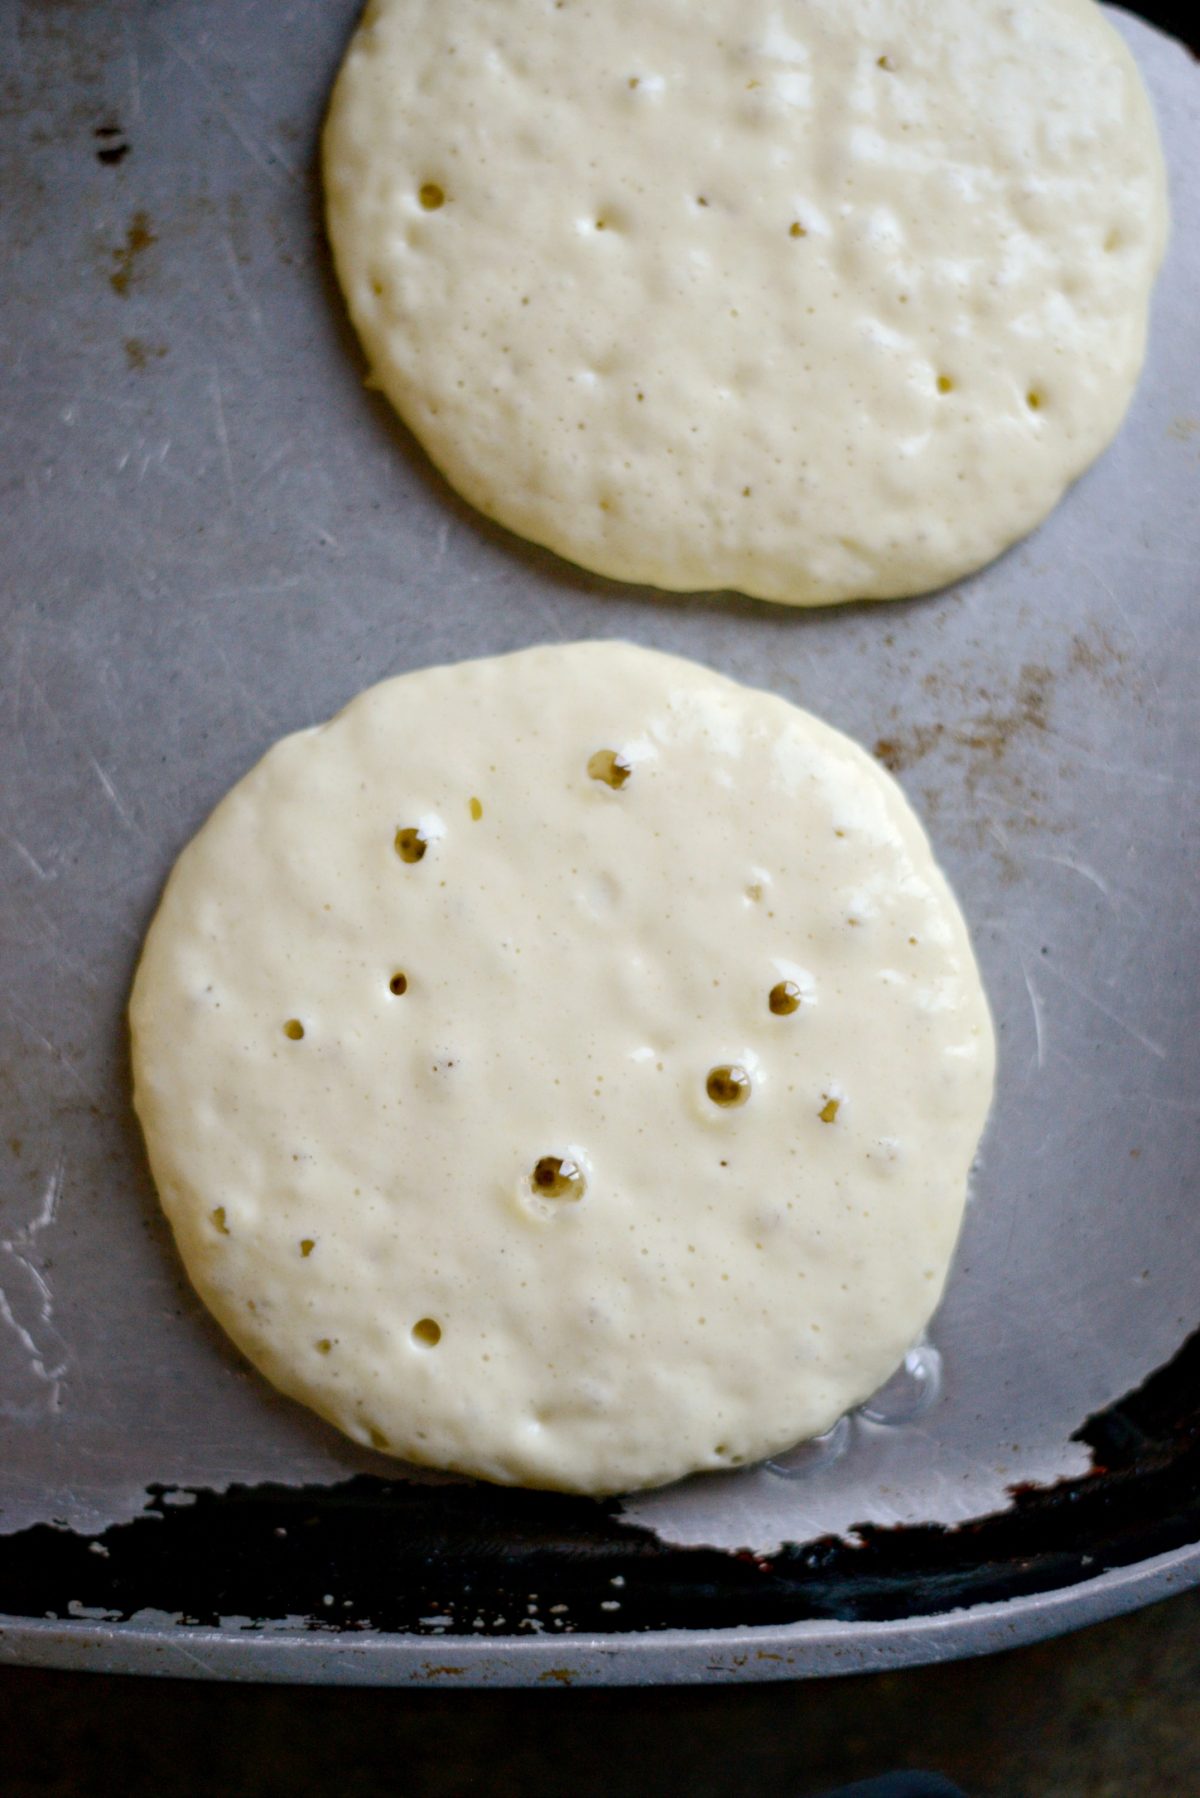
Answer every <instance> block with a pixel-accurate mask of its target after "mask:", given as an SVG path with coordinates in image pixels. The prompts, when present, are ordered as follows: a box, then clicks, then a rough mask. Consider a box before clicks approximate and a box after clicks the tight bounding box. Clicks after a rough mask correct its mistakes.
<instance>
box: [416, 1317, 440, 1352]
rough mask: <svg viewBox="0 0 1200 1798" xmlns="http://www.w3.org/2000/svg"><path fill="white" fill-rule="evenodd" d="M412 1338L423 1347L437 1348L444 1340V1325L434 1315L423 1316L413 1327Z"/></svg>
mask: <svg viewBox="0 0 1200 1798" xmlns="http://www.w3.org/2000/svg"><path fill="white" fill-rule="evenodd" d="M412 1339H413V1341H414V1342H416V1343H419V1344H420V1346H421V1347H422V1348H436V1347H437V1345H438V1343H439V1342H440V1341H441V1340H442V1326H441V1324H440V1323H437V1322H436V1321H435V1320H434V1319H433V1318H432V1317H422V1318H421V1319H420V1320H419V1321H418V1322H417V1323H415V1324H414V1325H413V1327H412Z"/></svg>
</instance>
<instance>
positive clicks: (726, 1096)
mask: <svg viewBox="0 0 1200 1798" xmlns="http://www.w3.org/2000/svg"><path fill="white" fill-rule="evenodd" d="M704 1090H705V1092H706V1093H707V1094H708V1096H709V1098H710V1099H711V1100H712V1102H713V1104H714V1105H723V1106H733V1105H744V1104H745V1103H746V1100H747V1099H748V1098H749V1097H750V1076H749V1074H748V1073H747V1072H746V1070H745V1068H741V1067H738V1066H737V1065H736V1064H734V1065H732V1066H726V1067H719V1068H713V1069H711V1070H710V1072H709V1076H708V1079H707V1080H706V1081H705V1083H704Z"/></svg>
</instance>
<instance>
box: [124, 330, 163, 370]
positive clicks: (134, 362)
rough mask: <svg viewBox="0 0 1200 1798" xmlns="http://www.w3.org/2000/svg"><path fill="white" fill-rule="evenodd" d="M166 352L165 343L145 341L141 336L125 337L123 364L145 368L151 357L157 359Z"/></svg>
mask: <svg viewBox="0 0 1200 1798" xmlns="http://www.w3.org/2000/svg"><path fill="white" fill-rule="evenodd" d="M166 353H167V346H166V344H165V343H146V342H145V341H144V339H142V338H141V337H127V338H126V339H125V365H126V367H127V368H145V367H146V366H147V364H148V363H149V362H150V360H151V359H152V358H153V359H154V360H156V361H158V360H161V358H162V357H163V356H165V355H166Z"/></svg>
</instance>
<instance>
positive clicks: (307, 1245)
mask: <svg viewBox="0 0 1200 1798" xmlns="http://www.w3.org/2000/svg"><path fill="white" fill-rule="evenodd" d="M316 1246H317V1245H316V1243H315V1242H314V1241H313V1239H312V1237H311V1236H306V1237H305V1238H304V1240H303V1241H302V1242H301V1244H300V1253H301V1254H302V1255H303V1257H304V1259H305V1260H306V1261H307V1260H308V1257H309V1256H310V1255H311V1254H312V1252H313V1250H314V1249H315V1248H316Z"/></svg>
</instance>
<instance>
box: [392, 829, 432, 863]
mask: <svg viewBox="0 0 1200 1798" xmlns="http://www.w3.org/2000/svg"><path fill="white" fill-rule="evenodd" d="M394 847H395V850H396V854H397V855H398V856H399V857H400V860H401V861H402V862H419V861H420V860H421V859H422V857H423V856H424V854H425V851H426V850H427V849H428V847H429V844H428V843H427V842H426V841H425V838H424V837H423V836H422V835H421V833H420V831H419V830H418V829H417V828H416V826H415V825H413V824H406V825H404V826H403V827H402V828H401V829H400V830H398V831H397V832H396V837H395V844H394Z"/></svg>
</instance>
